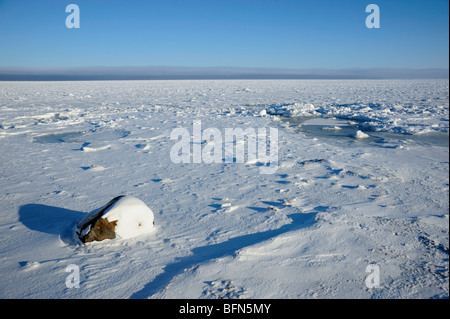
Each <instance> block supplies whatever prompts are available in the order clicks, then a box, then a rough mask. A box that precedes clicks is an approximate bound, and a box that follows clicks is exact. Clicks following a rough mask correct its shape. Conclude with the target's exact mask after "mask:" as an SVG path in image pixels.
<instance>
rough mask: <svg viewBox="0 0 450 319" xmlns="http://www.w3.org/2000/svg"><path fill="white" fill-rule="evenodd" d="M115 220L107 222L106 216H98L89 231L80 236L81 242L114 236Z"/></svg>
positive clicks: (112, 237)
mask: <svg viewBox="0 0 450 319" xmlns="http://www.w3.org/2000/svg"><path fill="white" fill-rule="evenodd" d="M116 224H117V220H114V221H112V222H109V221H108V220H107V219H106V218H101V217H100V218H99V219H97V220H96V221H95V223H94V224H93V225H92V226H91V228H90V230H89V232H88V233H87V234H86V235H84V236H83V237H82V238H81V241H82V242H83V243H88V242H91V241H102V240H104V239H114V238H116V233H115V228H116Z"/></svg>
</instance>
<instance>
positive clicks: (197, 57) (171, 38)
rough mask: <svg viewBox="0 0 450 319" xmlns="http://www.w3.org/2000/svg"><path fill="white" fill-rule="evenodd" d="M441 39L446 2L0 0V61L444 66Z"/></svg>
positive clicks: (36, 64) (69, 64)
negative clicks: (74, 15) (71, 7)
mask: <svg viewBox="0 0 450 319" xmlns="http://www.w3.org/2000/svg"><path fill="white" fill-rule="evenodd" d="M70 3H75V4H77V5H78V6H79V8H80V18H81V19H80V20H81V21H80V22H81V28H80V29H67V28H66V25H65V20H66V17H67V16H68V15H69V14H68V13H66V12H65V8H66V5H68V4H70ZM370 3H375V4H377V5H378V6H379V7H380V17H381V28H380V29H368V28H366V25H365V19H366V17H367V15H368V13H366V12H365V8H366V6H367V5H368V4H370ZM448 37H449V1H448V0H368V1H362V0H305V1H301V0H285V1H283V0H159V1H153V0H128V1H125V0H122V1H118V0H104V1H100V0H67V1H62V0H0V66H23V67H78V66H148V65H152V66H156V65H162V66H191V67H199V66H200V67H203V66H230V67H231V66H232V67H267V68H272V67H278V68H334V69H338V68H349V67H362V68H373V67H395V68H448V59H449V40H448Z"/></svg>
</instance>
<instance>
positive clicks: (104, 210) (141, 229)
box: [77, 196, 155, 242]
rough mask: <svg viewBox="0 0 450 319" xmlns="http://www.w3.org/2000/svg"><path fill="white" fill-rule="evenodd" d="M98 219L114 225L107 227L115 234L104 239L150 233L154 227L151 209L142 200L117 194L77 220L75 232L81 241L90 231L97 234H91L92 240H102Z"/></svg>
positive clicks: (124, 237)
mask: <svg viewBox="0 0 450 319" xmlns="http://www.w3.org/2000/svg"><path fill="white" fill-rule="evenodd" d="M98 220H106V221H107V223H106V225H108V223H114V227H112V226H107V227H112V228H111V229H112V231H113V232H114V233H115V236H113V237H105V238H104V239H109V238H115V237H116V236H117V237H119V238H122V239H128V238H132V237H136V236H139V235H144V234H148V233H151V232H153V231H154V229H155V225H154V215H153V211H152V210H151V209H150V208H149V207H148V206H147V205H146V204H145V203H144V202H143V201H141V200H140V199H138V198H136V197H132V196H118V197H116V198H114V199H112V200H111V201H110V202H108V203H107V204H106V205H105V206H103V207H101V208H99V209H96V210H94V211H93V212H92V213H90V214H89V216H87V217H86V218H84V219H83V220H81V221H80V222H78V224H77V234H78V235H79V238H80V239H81V241H83V242H84V240H83V239H84V238H86V236H87V235H88V234H89V233H90V232H92V231H93V232H98V234H99V235H98V236H97V235H94V236H91V237H94V238H95V239H94V240H103V238H101V236H102V232H104V230H102V229H98V227H99V226H98V223H97V221H98ZM100 227H101V226H100ZM90 241H91V240H90Z"/></svg>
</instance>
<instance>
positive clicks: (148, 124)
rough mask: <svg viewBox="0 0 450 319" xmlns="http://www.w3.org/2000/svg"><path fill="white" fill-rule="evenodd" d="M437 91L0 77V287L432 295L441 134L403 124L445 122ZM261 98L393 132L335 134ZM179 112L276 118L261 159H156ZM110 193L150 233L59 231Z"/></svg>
mask: <svg viewBox="0 0 450 319" xmlns="http://www.w3.org/2000/svg"><path fill="white" fill-rule="evenodd" d="M448 98H449V95H448V80H423V81H421V80H411V81H405V80H398V81H396V80H390V81H381V80H380V81H378V80H377V81H365V80H361V81H328V80H327V81H325V80H323V81H302V80H298V81H294V80H292V81H291V80H283V81H282V80H279V81H272V80H270V81H269V80H267V81H250V80H249V81H245V80H239V81H238V80H236V81H123V82H120V81H111V82H0V154H1V159H2V164H1V165H0V186H1V189H2V190H3V192H2V194H1V201H0V205H1V206H0V208H1V209H0V242H1V244H0V245H1V246H0V247H1V248H0V271H1V273H2V281H1V283H0V297H2V298H130V297H132V298H448V247H449V243H448V241H449V238H448V222H449V220H448V218H449V205H448V195H449V180H448V168H449V163H448V155H449V154H448V145H447V146H439V145H432V144H427V143H417V142H415V141H414V140H410V141H407V137H408V135H406V134H404V133H409V134H420V133H422V134H423V133H424V132H439V134H448V114H449V112H448V111H449V106H448ZM309 104H311V105H312V106H309ZM305 105H308V106H307V107H304V106H305ZM263 110H266V111H267V112H262V111H263ZM264 113H268V114H264ZM271 113H276V114H283V115H295V116H298V115H301V116H316V117H319V118H322V117H325V116H327V117H329V116H336V117H339V118H346V119H348V120H352V119H355V120H357V119H359V120H363V121H364V122H366V123H367V124H366V125H367V126H368V127H370V128H371V129H372V130H373V132H387V133H390V132H391V133H395V134H397V133H401V134H404V136H405V141H400V140H398V141H393V140H390V141H389V142H388V143H386V144H385V145H382V144H380V145H381V146H377V147H374V146H373V145H371V144H370V143H371V141H359V142H358V143H357V144H356V145H355V146H353V147H350V148H348V147H343V146H342V145H340V144H339V143H338V144H335V143H333V142H332V139H331V140H330V139H323V138H321V137H320V136H317V137H314V136H312V135H311V134H306V133H305V132H301V131H298V130H296V129H294V128H293V127H292V126H289V125H288V124H286V122H285V121H283V120H281V119H280V118H279V117H278V116H276V115H270V114H271ZM194 120H201V121H202V125H204V127H215V128H218V129H219V130H221V131H223V130H224V129H225V128H234V127H241V128H243V129H245V128H246V127H255V128H256V127H267V128H268V127H277V128H278V130H279V140H278V142H279V145H278V146H279V158H278V162H279V167H278V170H277V171H276V173H275V174H270V175H262V174H259V166H258V165H256V164H252V163H224V164H215V163H213V164H205V163H198V164H197V163H190V164H182V163H180V164H174V163H172V162H171V161H170V149H171V147H172V146H173V144H174V141H172V140H170V133H171V132H172V131H173V129H175V128H187V129H188V130H190V128H191V127H192V123H193V121H194ZM328 124H330V123H326V125H328ZM327 127H333V128H334V123H333V126H330V125H328V126H327ZM336 131H338V130H336ZM367 133H368V135H370V132H367ZM364 140H366V139H364ZM330 141H331V142H330ZM120 194H128V195H132V196H136V197H137V198H139V199H141V200H142V201H144V202H145V203H146V204H147V205H148V206H149V207H150V208H151V209H152V211H153V212H154V213H155V226H156V231H155V232H154V234H152V235H149V236H146V237H142V238H138V239H133V240H117V241H114V240H106V241H103V242H99V243H95V242H94V243H90V244H88V245H86V246H77V245H71V244H68V243H66V242H64V241H63V240H62V239H63V237H64V236H63V234H64V232H65V231H67V229H68V227H70V226H71V225H72V224H73V222H75V221H76V220H78V219H80V218H81V217H83V216H85V214H86V213H88V212H90V211H92V210H93V209H95V208H97V207H100V206H101V205H103V204H105V203H106V202H108V201H109V200H110V199H112V198H113V197H115V196H117V195H120ZM71 264H75V265H78V266H79V267H80V276H81V278H80V279H81V282H80V288H72V289H70V288H67V287H66V285H65V279H66V277H67V275H68V273H66V272H65V269H66V267H67V266H68V265H71ZM371 264H376V265H378V266H379V267H380V284H381V287H380V288H368V287H366V285H365V279H366V277H367V276H368V273H366V267H367V266H368V265H371Z"/></svg>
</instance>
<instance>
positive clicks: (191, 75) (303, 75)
mask: <svg viewBox="0 0 450 319" xmlns="http://www.w3.org/2000/svg"><path fill="white" fill-rule="evenodd" d="M448 78H449V69H448V68H391V67H376V68H361V67H352V68H339V69H331V68H328V69H327V68H303V69H300V68H276V67H228V66H215V67H188V66H79V67H21V66H0V81H93V80H197V79H198V80H200V79H204V80H213V79H218V80H219V79H236V80H238V79H448Z"/></svg>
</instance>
